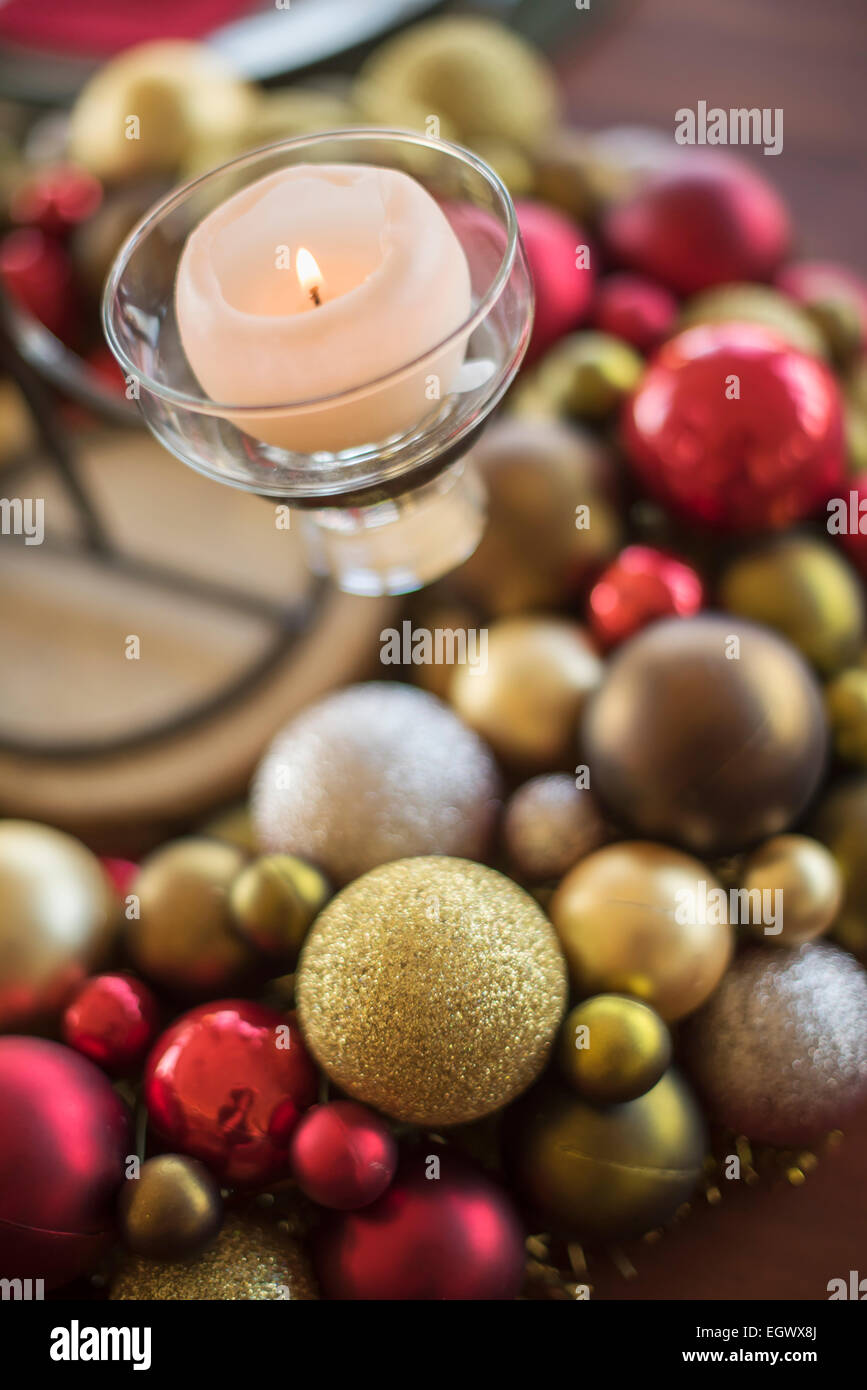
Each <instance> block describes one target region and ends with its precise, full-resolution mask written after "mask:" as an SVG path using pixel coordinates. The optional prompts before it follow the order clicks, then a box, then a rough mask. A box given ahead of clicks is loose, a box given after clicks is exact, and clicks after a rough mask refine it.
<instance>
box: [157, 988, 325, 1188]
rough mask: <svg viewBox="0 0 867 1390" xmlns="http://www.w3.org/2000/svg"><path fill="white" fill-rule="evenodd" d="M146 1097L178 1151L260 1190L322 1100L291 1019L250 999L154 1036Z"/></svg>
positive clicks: (281, 1168) (280, 1170)
mask: <svg viewBox="0 0 867 1390" xmlns="http://www.w3.org/2000/svg"><path fill="white" fill-rule="evenodd" d="M144 1098H145V1103H146V1105H147V1109H148V1115H149V1116H150V1120H151V1123H152V1124H153V1126H154V1128H155V1129H156V1130H157V1132H158V1134H159V1135H160V1136H161V1138H162V1139H163V1140H164V1141H165V1143H166V1144H167V1145H169V1146H170V1147H171V1148H172V1149H176V1150H177V1151H178V1152H179V1153H183V1154H189V1155H190V1156H191V1157H193V1158H200V1159H201V1160H202V1162H203V1163H206V1164H207V1165H208V1167H209V1168H210V1169H211V1171H212V1172H213V1173H215V1174H216V1175H217V1177H218V1178H220V1180H221V1181H222V1182H225V1183H229V1184H230V1185H232V1186H239V1187H262V1186H264V1185H265V1184H266V1183H267V1182H269V1181H270V1180H271V1179H273V1178H278V1177H285V1176H286V1175H287V1173H288V1170H289V1139H290V1136H291V1134H292V1130H293V1129H294V1128H295V1125H296V1124H297V1123H298V1119H299V1117H300V1115H301V1113H302V1111H304V1110H306V1109H307V1108H308V1107H309V1106H311V1105H312V1104H313V1102H314V1100H315V1099H316V1069H315V1067H314V1065H313V1063H312V1061H311V1060H310V1057H309V1056H308V1054H307V1050H306V1048H305V1046H304V1043H303V1041H302V1038H301V1034H300V1032H299V1031H298V1027H297V1024H296V1023H295V1021H294V1019H292V1018H291V1017H289V1016H284V1015H282V1014H279V1013H276V1012H275V1010H273V1009H266V1008H264V1007H263V1006H262V1005H261V1004H253V1003H251V1002H249V1001H248V1000H244V999H223V1000H218V1001H217V1002H216V1003H212V1004H201V1005H200V1006H199V1007H198V1008H196V1009H191V1010H190V1011H189V1013H186V1014H182V1015H181V1017H180V1018H179V1019H177V1020H176V1021H175V1022H174V1023H173V1024H172V1026H171V1027H170V1028H169V1029H167V1031H166V1032H165V1033H163V1034H162V1036H161V1037H160V1038H158V1039H157V1042H156V1043H155V1045H154V1047H153V1050H152V1051H151V1054H150V1056H149V1057H148V1060H147V1065H146V1067H145V1074H144Z"/></svg>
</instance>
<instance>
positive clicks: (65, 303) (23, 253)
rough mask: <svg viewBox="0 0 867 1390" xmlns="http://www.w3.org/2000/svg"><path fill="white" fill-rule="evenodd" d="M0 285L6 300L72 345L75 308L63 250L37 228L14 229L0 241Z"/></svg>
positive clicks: (76, 320)
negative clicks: (5, 293) (6, 296)
mask: <svg viewBox="0 0 867 1390" xmlns="http://www.w3.org/2000/svg"><path fill="white" fill-rule="evenodd" d="M0 284H2V286H3V288H4V289H5V290H6V292H7V294H8V295H9V298H10V299H11V300H12V301H13V302H14V303H15V304H17V305H18V306H19V308H21V309H24V310H26V312H27V313H28V314H32V316H33V318H35V319H38V320H39V322H40V323H41V324H43V326H44V327H45V328H47V329H48V331H49V332H50V333H53V334H54V335H55V337H57V338H60V339H62V341H63V342H65V343H69V342H72V341H73V340H74V338H75V335H76V330H77V326H78V305H77V302H76V293H75V286H74V282H73V275H72V267H71V265H70V262H69V257H68V256H67V254H66V251H65V250H64V248H63V247H62V246H61V245H60V243H59V242H58V241H55V240H54V238H53V237H49V236H46V234H45V233H44V232H41V231H40V230H39V228H38V227H17V228H16V229H15V230H14V231H12V232H7V233H6V235H5V236H4V237H3V239H2V240H0Z"/></svg>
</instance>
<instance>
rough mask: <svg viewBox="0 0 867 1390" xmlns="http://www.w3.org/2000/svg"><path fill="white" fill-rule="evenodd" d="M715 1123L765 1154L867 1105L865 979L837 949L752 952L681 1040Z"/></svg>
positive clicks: (822, 945)
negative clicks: (766, 1147)
mask: <svg viewBox="0 0 867 1390" xmlns="http://www.w3.org/2000/svg"><path fill="white" fill-rule="evenodd" d="M682 1043H683V1049H684V1052H683V1055H684V1058H685V1060H686V1062H687V1063H688V1065H689V1067H690V1070H691V1072H692V1074H693V1075H694V1077H695V1079H696V1082H697V1083H698V1085H699V1087H700V1089H701V1091H702V1093H703V1094H704V1096H705V1098H706V1100H707V1103H708V1105H709V1106H710V1109H711V1112H712V1113H713V1115H714V1116H715V1117H716V1118H717V1119H718V1120H719V1121H720V1122H721V1123H722V1124H724V1125H726V1126H727V1127H728V1128H729V1129H732V1130H734V1131H735V1132H736V1133H738V1134H745V1135H746V1136H747V1138H748V1139H755V1140H760V1141H762V1142H764V1143H767V1144H786V1145H788V1144H798V1143H802V1142H806V1141H807V1140H808V1139H811V1138H813V1137H815V1135H817V1134H821V1133H822V1132H823V1131H825V1130H829V1129H833V1128H836V1127H837V1126H838V1125H840V1124H842V1123H843V1122H844V1121H845V1120H846V1118H847V1117H848V1115H849V1114H850V1113H851V1112H852V1111H853V1110H854V1109H855V1108H856V1107H857V1106H858V1105H859V1104H860V1103H861V1101H863V1100H864V1098H865V1096H867V975H865V973H864V971H863V970H862V969H861V966H860V965H858V963H857V961H855V960H853V959H852V957H851V956H850V955H849V954H848V953H847V952H846V951H841V950H840V949H839V947H837V946H831V945H829V944H828V943H827V942H825V941H811V942H808V943H807V945H805V946H798V947H796V948H794V949H793V950H791V951H777V950H774V949H773V948H772V947H769V946H752V947H750V948H749V949H748V950H746V951H744V952H742V954H741V955H739V956H738V957H737V959H736V960H735V962H734V964H733V965H732V967H731V969H730V970H729V971H728V972H727V974H726V975H725V976H724V978H723V980H722V982H721V984H720V987H719V989H718V990H717V991H716V993H715V994H714V995H713V996H712V997H711V998H710V999H709V1000H708V1002H707V1004H706V1005H705V1007H704V1008H703V1009H702V1010H701V1011H700V1013H698V1014H696V1015H695V1018H692V1019H690V1021H689V1023H688V1024H687V1025H686V1027H685V1029H684V1032H683V1035H682Z"/></svg>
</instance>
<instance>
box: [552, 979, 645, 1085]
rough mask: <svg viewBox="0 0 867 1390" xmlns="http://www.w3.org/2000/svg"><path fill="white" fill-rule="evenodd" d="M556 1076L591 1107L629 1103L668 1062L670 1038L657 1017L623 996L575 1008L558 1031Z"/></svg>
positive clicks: (605, 996) (598, 998) (595, 998)
mask: <svg viewBox="0 0 867 1390" xmlns="http://www.w3.org/2000/svg"><path fill="white" fill-rule="evenodd" d="M557 1060H558V1062H559V1064H560V1074H561V1076H562V1077H563V1079H564V1080H565V1081H567V1082H568V1083H569V1085H570V1087H571V1088H572V1090H573V1091H577V1092H578V1094H579V1095H580V1096H583V1097H584V1099H585V1100H590V1101H593V1102H594V1104H596V1105H613V1104H614V1103H615V1102H616V1101H621V1102H622V1101H626V1100H635V1099H636V1098H637V1097H638V1096H643V1095H644V1093H645V1091H649V1090H650V1089H651V1087H652V1086H655V1085H656V1083H657V1081H658V1080H659V1079H660V1077H661V1076H662V1075H663V1073H664V1072H665V1071H666V1070H667V1068H668V1065H669V1063H670V1062H671V1037H670V1035H669V1032H668V1029H667V1028H666V1026H665V1024H664V1023H663V1021H662V1019H661V1018H660V1017H659V1014H657V1013H655V1012H654V1011H653V1009H651V1008H649V1007H648V1005H647V1004H642V1003H641V1001H640V1000H638V999H630V998H628V997H627V996H626V995H624V994H596V995H594V996H593V998H592V999H585V1000H584V1002H583V1004H576V1005H575V1008H574V1009H572V1010H570V1012H569V1013H568V1014H567V1015H566V1018H565V1020H564V1022H563V1027H562V1028H561V1029H560V1039H559V1043H558V1047H557Z"/></svg>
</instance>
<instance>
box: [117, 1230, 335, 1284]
mask: <svg viewBox="0 0 867 1390" xmlns="http://www.w3.org/2000/svg"><path fill="white" fill-rule="evenodd" d="M318 1297H319V1294H318V1292H317V1289H316V1284H315V1281H314V1278H313V1273H312V1271H311V1268H310V1265H309V1264H308V1261H307V1257H306V1255H305V1254H304V1251H303V1250H302V1247H301V1246H300V1245H299V1244H298V1242H297V1241H296V1240H293V1239H292V1238H291V1236H288V1235H285V1234H284V1233H283V1232H282V1231H281V1230H280V1229H279V1227H277V1226H274V1225H269V1224H266V1223H265V1222H264V1221H257V1220H255V1219H254V1218H250V1217H242V1216H237V1215H234V1214H232V1215H229V1216H227V1217H226V1222H225V1225H224V1226H223V1229H222V1231H221V1232H220V1234H219V1236H218V1237H217V1239H216V1241H215V1243H214V1244H213V1245H212V1246H210V1247H209V1248H208V1249H207V1250H205V1251H204V1252H203V1253H202V1254H201V1255H199V1256H197V1257H196V1259H194V1260H184V1261H182V1262H181V1261H178V1262H174V1261H173V1262H169V1261H166V1260H147V1259H145V1258H144V1257H143V1256H141V1255H130V1256H128V1257H127V1258H126V1259H125V1260H124V1262H123V1264H122V1265H121V1267H120V1269H119V1271H118V1273H117V1274H116V1275H115V1278H114V1281H113V1282H112V1286H111V1294H110V1298H111V1299H112V1300H113V1301H115V1302H117V1301H121V1300H134V1299H161V1300H163V1301H166V1300H168V1301H170V1302H190V1301H197V1300H207V1299H217V1300H235V1301H237V1300H239V1299H245V1300H249V1301H260V1302H261V1301H263V1300H270V1301H276V1300H278V1299H290V1298H293V1299H304V1300H307V1301H310V1300H311V1299H316V1298H318Z"/></svg>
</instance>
